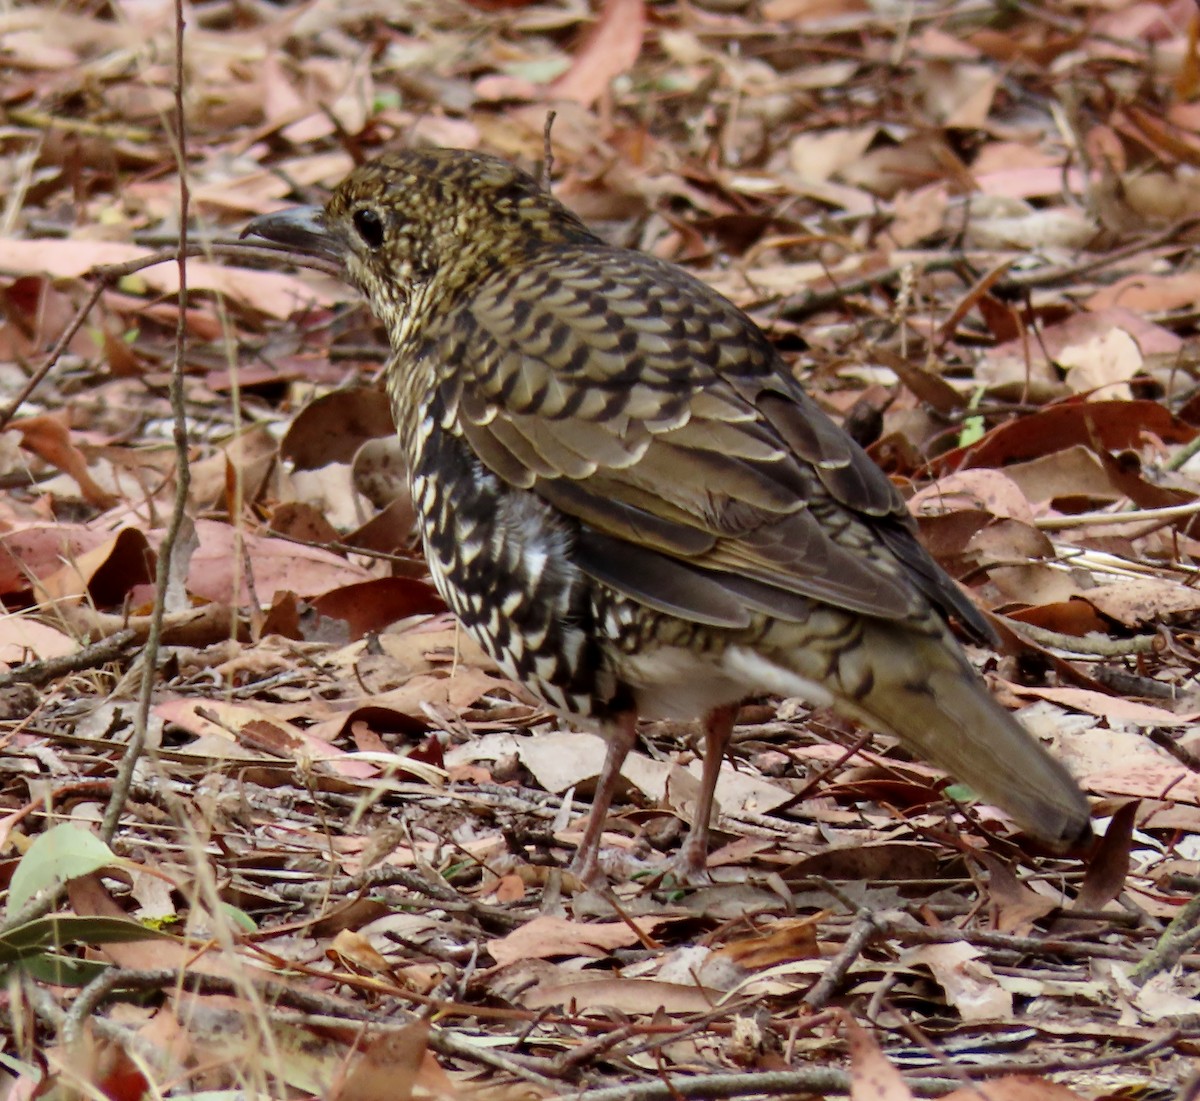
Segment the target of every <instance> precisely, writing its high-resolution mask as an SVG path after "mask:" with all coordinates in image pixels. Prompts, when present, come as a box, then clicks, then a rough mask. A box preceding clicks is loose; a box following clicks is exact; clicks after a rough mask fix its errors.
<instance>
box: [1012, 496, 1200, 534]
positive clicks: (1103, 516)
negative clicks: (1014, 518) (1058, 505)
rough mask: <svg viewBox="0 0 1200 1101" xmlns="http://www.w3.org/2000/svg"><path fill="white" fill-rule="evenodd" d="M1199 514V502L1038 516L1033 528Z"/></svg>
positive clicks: (1052, 527)
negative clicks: (1128, 509) (1162, 506)
mask: <svg viewBox="0 0 1200 1101" xmlns="http://www.w3.org/2000/svg"><path fill="white" fill-rule="evenodd" d="M1197 513H1200V500H1196V501H1189V502H1188V503H1187V504H1186V505H1167V506H1166V507H1165V508H1139V509H1131V510H1130V511H1128V512H1080V513H1077V514H1076V515H1074V516H1039V517H1038V518H1037V519H1035V520H1034V521H1033V526H1034V527H1035V528H1038V529H1039V530H1040V531H1067V530H1069V529H1070V528H1090V527H1101V526H1106V525H1109V524H1137V523H1145V522H1150V521H1169V520H1181V519H1183V518H1184V517H1187V516H1195V515H1196V514H1197Z"/></svg>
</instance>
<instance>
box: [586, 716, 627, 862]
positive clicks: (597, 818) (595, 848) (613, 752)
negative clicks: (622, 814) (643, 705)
mask: <svg viewBox="0 0 1200 1101" xmlns="http://www.w3.org/2000/svg"><path fill="white" fill-rule="evenodd" d="M636 740H637V713H636V712H634V711H626V712H625V713H624V714H623V715H621V716H620V717H619V718H618V720H617V724H616V727H615V729H614V730H613V731H612V732H611V733H610V734H609V735H608V752H607V753H606V754H605V756H604V767H603V768H602V769H601V770H600V779H599V780H597V781H596V794H595V795H594V796H592V812H591V814H589V815H588V821H587V827H586V828H585V829H584V831H583V840H582V841H580V843H579V848H578V850H577V851H576V853H575V859H574V860H572V861H571V871H572V872H573V873H574V874H575V875H576V876H578V877H579V878H580V879H581V880H583V882H584V883H591V882H592V881H593V880H595V879H596V877H597V876H598V875H599V872H600V835H601V834H602V833H604V823H605V821H606V820H607V818H608V808H609V807H610V806H611V805H612V797H613V792H614V791H615V790H616V787H617V780H618V778H619V777H620V775H621V766H622V765H623V764H624V763H625V758H626V757H627V756H628V755H629V751H630V750H631V749H632V748H633V743H634V742H635V741H636Z"/></svg>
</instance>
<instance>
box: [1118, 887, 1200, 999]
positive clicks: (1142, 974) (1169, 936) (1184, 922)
mask: <svg viewBox="0 0 1200 1101" xmlns="http://www.w3.org/2000/svg"><path fill="white" fill-rule="evenodd" d="M1198 921H1200V895H1194V896H1193V897H1192V898H1190V899H1189V900H1188V901H1187V903H1186V904H1185V905H1184V907H1183V909H1182V910H1180V911H1179V913H1177V914H1176V915H1175V916H1174V917H1173V918H1172V919H1171V924H1170V925H1168V926H1167V928H1166V930H1165V931H1164V932H1163V935H1162V936H1161V937H1159V938H1158V943H1157V944H1156V945H1155V946H1154V948H1153V949H1152V950H1151V951H1150V954H1149V955H1148V956H1146V958H1145V959H1144V960H1142V961H1141V963H1139V964H1138V965H1137V966H1136V967H1135V968H1134V969H1133V970H1132V971H1131V972H1130V973H1129V980H1130V982H1132V983H1133V984H1134V986H1145V985H1146V983H1148V982H1149V981H1150V980H1151V979H1152V978H1153V977H1154V976H1155V975H1157V974H1158V973H1159V972H1160V971H1169V970H1170V969H1171V968H1172V967H1174V966H1175V965H1176V964H1177V963H1178V962H1179V961H1180V960H1181V959H1182V958H1183V955H1184V953H1185V952H1186V951H1187V950H1188V949H1189V948H1192V947H1194V946H1195V945H1196V944H1197V942H1200V928H1197V927H1196V923H1197V922H1198Z"/></svg>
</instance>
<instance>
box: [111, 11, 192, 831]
mask: <svg viewBox="0 0 1200 1101" xmlns="http://www.w3.org/2000/svg"><path fill="white" fill-rule="evenodd" d="M185 25H186V24H185V20H184V12H183V0H175V81H174V84H175V88H174V92H175V162H176V164H177V165H178V167H179V248H178V250H177V252H176V265H177V266H178V268H179V313H178V316H177V319H176V324H175V362H174V363H173V364H172V366H171V384H170V398H171V411H172V413H173V414H174V439H175V466H176V471H175V503H174V507H173V508H172V510H171V518H170V520H169V521H168V523H167V530H166V531H165V532H164V533H163V539H162V543H161V544H160V545H159V548H158V562H157V564H156V568H155V577H154V607H153V609H152V610H151V613H150V635H149V637H148V638H147V639H146V646H145V649H144V651H143V653H142V683H141V691H140V692H139V694H138V706H137V711H136V712H135V714H134V719H133V732H132V733H131V734H130V737H129V744H128V745H127V746H126V747H125V754H124V756H122V758H121V763H120V765H118V766H117V775H116V778H115V780H114V782H113V793H112V798H111V799H110V800H109V802H108V806H107V807H105V808H104V821H103V822H102V823H101V827H100V836H101V837H102V838H103V839H104V841H105V842H111V841H112V839H113V836H114V835H115V834H116V832H117V827H118V826H119V825H120V823H121V812H122V811H123V810H124V809H125V804H126V801H127V799H128V798H129V789H130V788H131V787H132V786H133V774H134V770H135V769H136V768H137V765H138V761H139V760H141V756H142V751H143V749H144V748H145V745H146V728H147V726H148V725H149V723H150V704H151V701H152V700H153V698H154V685H155V681H156V680H157V677H158V652H159V646H160V644H161V642H162V625H163V616H164V614H165V613H166V607H167V587H168V585H169V584H170V581H171V559H172V557H173V555H174V551H175V544H176V542H177V541H178V539H179V532H180V530H181V528H182V527H183V520H184V516H185V513H186V510H187V503H188V489H189V488H190V486H191V481H192V477H191V466H190V464H189V463H188V425H187V395H186V394H185V392H184V368H185V358H186V357H185V352H186V350H187V331H188V330H187V306H188V283H187V255H188V252H187V247H188V241H187V232H188V202H189V199H190V192H189V190H188V182H187V176H188V164H187V119H186V117H185V115H184V109H183V32H184V27H185Z"/></svg>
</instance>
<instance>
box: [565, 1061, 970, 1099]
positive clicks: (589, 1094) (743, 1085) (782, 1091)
mask: <svg viewBox="0 0 1200 1101" xmlns="http://www.w3.org/2000/svg"><path fill="white" fill-rule="evenodd" d="M904 1083H905V1085H907V1086H908V1088H909V1089H910V1090H911V1091H912V1092H913V1093H914V1094H917V1095H919V1096H921V1097H941V1096H943V1095H944V1094H947V1093H951V1092H953V1091H954V1090H956V1089H958V1088H959V1083H958V1082H956V1081H951V1080H950V1079H947V1078H905V1079H904ZM851 1088H852V1083H851V1080H850V1075H849V1074H847V1073H846V1071H844V1070H835V1069H834V1068H832V1067H814V1068H812V1069H811V1070H776V1071H762V1072H760V1073H757V1074H746V1073H740V1074H738V1073H735V1074H703V1075H697V1076H695V1077H692V1078H682V1077H679V1076H675V1077H672V1078H671V1079H670V1080H669V1081H662V1082H638V1083H632V1082H631V1083H629V1084H627V1085H624V1086H612V1087H609V1088H605V1089H598V1090H585V1091H584V1092H583V1093H574V1094H561V1093H560V1094H559V1096H560V1097H562V1098H563V1099H564V1101H677V1099H678V1098H687V1099H688V1101H701V1099H705V1098H718V1097H752V1096H754V1095H756V1094H766V1095H768V1096H771V1097H784V1096H790V1095H792V1094H797V1093H798V1094H808V1093H817V1094H820V1093H837V1094H849V1093H850V1090H851Z"/></svg>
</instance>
